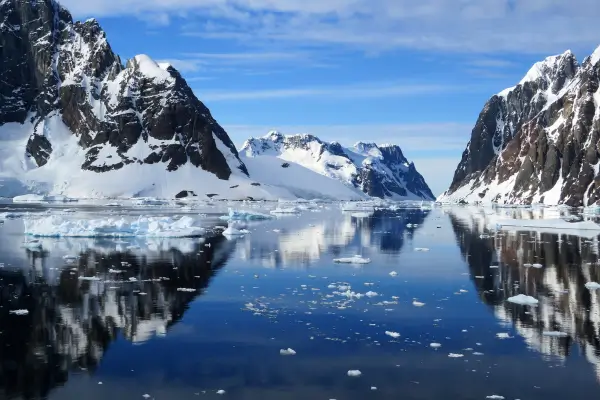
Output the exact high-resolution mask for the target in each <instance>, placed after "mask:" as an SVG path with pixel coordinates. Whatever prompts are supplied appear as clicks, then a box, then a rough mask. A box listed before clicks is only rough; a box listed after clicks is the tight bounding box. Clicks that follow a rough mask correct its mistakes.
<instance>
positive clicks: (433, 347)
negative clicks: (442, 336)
mask: <svg viewBox="0 0 600 400" xmlns="http://www.w3.org/2000/svg"><path fill="white" fill-rule="evenodd" d="M429 347H431V348H432V349H439V348H440V347H442V344H441V343H430V344H429Z"/></svg>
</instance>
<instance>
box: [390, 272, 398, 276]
mask: <svg viewBox="0 0 600 400" xmlns="http://www.w3.org/2000/svg"><path fill="white" fill-rule="evenodd" d="M390 276H398V273H397V272H396V271H392V272H390Z"/></svg>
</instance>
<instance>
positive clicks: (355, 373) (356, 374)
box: [348, 369, 362, 378]
mask: <svg viewBox="0 0 600 400" xmlns="http://www.w3.org/2000/svg"><path fill="white" fill-rule="evenodd" d="M361 375H362V372H360V371H359V370H357V369H351V370H350V371H348V376H351V377H355V378H356V377H359V376H361Z"/></svg>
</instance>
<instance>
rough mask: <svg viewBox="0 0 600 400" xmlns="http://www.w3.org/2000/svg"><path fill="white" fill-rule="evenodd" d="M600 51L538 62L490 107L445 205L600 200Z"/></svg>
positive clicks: (445, 196)
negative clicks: (578, 56)
mask: <svg viewBox="0 0 600 400" xmlns="http://www.w3.org/2000/svg"><path fill="white" fill-rule="evenodd" d="M599 83H600V48H599V49H598V50H596V51H595V52H594V53H593V54H592V55H591V56H590V57H587V58H586V59H585V60H584V61H583V62H582V63H581V64H579V63H578V62H577V60H576V58H575V56H574V55H573V53H571V52H570V51H567V52H565V53H564V54H561V55H558V56H553V57H548V58H547V59H545V60H544V61H542V62H539V63H536V64H535V65H534V66H533V67H532V68H531V69H530V70H529V72H528V73H527V74H526V76H525V77H524V78H523V80H521V82H520V83H519V84H518V85H517V86H515V87H513V88H509V89H506V90H504V91H502V92H500V93H498V94H497V95H495V96H492V98H491V99H490V100H489V101H488V102H487V103H486V105H485V107H484V109H483V111H482V112H481V113H480V115H479V118H478V120H477V123H476V124H475V128H474V129H473V131H472V134H471V140H470V141H469V143H468V145H467V148H466V150H465V151H464V153H463V155H462V159H461V161H460V163H459V165H458V167H457V169H456V172H455V175H454V179H453V181H452V184H451V186H450V188H449V189H448V191H446V192H445V193H444V194H443V195H442V196H441V197H440V198H439V200H442V201H444V200H454V201H459V200H465V201H468V202H471V203H473V202H477V201H482V202H498V203H517V204H531V203H545V204H567V205H572V206H579V205H590V204H595V203H597V202H598V200H599V199H600V176H599V175H598V160H599V157H600V149H599V145H600V143H599V141H600V92H599V90H598V87H599Z"/></svg>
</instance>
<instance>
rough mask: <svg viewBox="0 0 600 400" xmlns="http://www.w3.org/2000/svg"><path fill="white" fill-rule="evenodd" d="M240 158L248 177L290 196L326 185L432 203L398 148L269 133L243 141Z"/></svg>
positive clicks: (417, 175)
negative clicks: (278, 188)
mask: <svg viewBox="0 0 600 400" xmlns="http://www.w3.org/2000/svg"><path fill="white" fill-rule="evenodd" d="M240 154H241V159H242V161H243V162H244V164H245V165H246V166H247V168H248V171H249V172H250V176H253V177H254V178H255V179H258V180H259V181H261V182H265V183H268V184H272V185H277V186H281V187H285V188H287V189H289V190H291V191H300V192H301V191H303V190H307V189H308V188H310V187H313V188H315V187H318V186H321V185H325V186H324V187H325V188H328V190H329V191H331V190H332V189H333V188H335V190H336V191H339V192H340V193H345V192H349V193H353V194H354V195H355V196H357V195H359V196H362V197H364V196H365V195H366V196H370V197H378V198H388V199H395V200H401V199H411V200H412V199H424V200H432V199H434V196H433V193H432V192H431V190H430V189H429V187H428V186H427V183H425V180H424V179H423V177H422V176H421V174H419V173H418V172H417V170H416V168H415V165H414V164H413V163H412V162H409V161H408V160H407V159H406V157H404V155H403V154H402V150H401V149H400V147H398V146H396V145H389V144H385V145H376V144H375V143H363V142H358V143H356V144H355V145H354V147H352V148H346V147H343V146H342V145H340V144H339V143H337V142H331V143H329V142H325V141H322V140H321V139H319V138H317V137H315V136H312V135H306V134H301V135H283V134H281V133H279V132H275V131H273V132H270V133H269V134H267V135H266V136H264V137H261V138H252V139H249V140H247V141H246V142H245V143H244V145H243V146H242V149H241V151H240ZM324 178H325V179H324ZM323 190H324V189H323Z"/></svg>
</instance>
